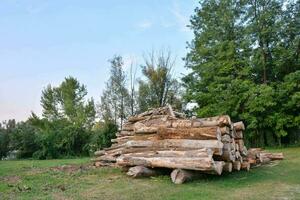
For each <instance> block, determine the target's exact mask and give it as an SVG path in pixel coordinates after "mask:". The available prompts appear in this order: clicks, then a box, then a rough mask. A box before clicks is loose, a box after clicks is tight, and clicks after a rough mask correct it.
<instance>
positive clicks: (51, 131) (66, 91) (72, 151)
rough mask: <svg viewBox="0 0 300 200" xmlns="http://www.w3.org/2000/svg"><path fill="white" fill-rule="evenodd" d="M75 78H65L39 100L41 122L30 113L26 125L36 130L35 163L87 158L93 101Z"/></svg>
mask: <svg viewBox="0 0 300 200" xmlns="http://www.w3.org/2000/svg"><path fill="white" fill-rule="evenodd" d="M86 95H87V90H86V87H85V86H84V85H81V84H80V83H79V82H78V81H77V80H76V79H75V78H72V77H68V78H66V79H65V80H64V81H63V82H62V83H61V84H60V85H59V86H58V87H51V86H48V87H47V88H46V89H45V90H44V91H43V95H42V98H41V104H42V107H43V118H41V119H40V118H39V117H37V116H36V115H35V114H34V113H33V114H32V116H31V117H30V119H29V121H30V123H31V124H32V125H33V126H34V127H35V128H36V131H37V133H36V141H37V143H38V145H39V149H38V150H37V151H35V153H34V155H33V156H34V157H35V158H39V159H46V158H58V157H65V156H80V155H87V154H88V151H89V142H90V138H91V135H92V127H93V125H94V119H95V106H94V101H93V99H91V100H85V97H86Z"/></svg>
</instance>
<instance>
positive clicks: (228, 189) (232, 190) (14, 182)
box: [0, 148, 300, 200]
mask: <svg viewBox="0 0 300 200" xmlns="http://www.w3.org/2000/svg"><path fill="white" fill-rule="evenodd" d="M270 151H274V152H283V153H284V156H285V160H283V161H280V162H275V163H272V164H270V165H267V166H263V167H257V168H253V169H251V170H250V172H245V171H240V172H235V173H231V174H224V175H222V176H212V175H211V176H207V177H205V178H202V179H200V180H196V181H193V182H190V183H186V184H183V185H174V184H173V183H172V182H171V181H170V178H169V177H168V176H161V177H155V178H142V179H132V178H129V177H127V176H126V175H125V174H124V173H123V172H121V170H120V169H117V168H97V169H92V168H91V167H90V166H89V165H87V164H89V163H90V161H89V160H90V159H89V158H81V159H66V160H44V161H38V160H20V161H0V199H1V200H2V199H30V200H31V199H109V200H115V199H116V200H119V199H128V200H129V199H130V200H131V199H138V200H140V199H143V200H144V199H151V200H155V199H174V200H175V199H180V200H182V199H231V200H235V199H239V200H240V199H253V200H258V199H264V200H266V199H284V200H286V199H300V148H284V149H272V150H270Z"/></svg>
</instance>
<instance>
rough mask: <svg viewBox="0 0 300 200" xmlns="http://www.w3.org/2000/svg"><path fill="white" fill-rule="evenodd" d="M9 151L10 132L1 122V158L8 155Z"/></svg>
mask: <svg viewBox="0 0 300 200" xmlns="http://www.w3.org/2000/svg"><path fill="white" fill-rule="evenodd" d="M8 152H9V134H8V132H7V130H6V129H5V127H4V126H3V125H2V124H1V123H0V160H1V159H2V158H4V157H6V156H7V153H8Z"/></svg>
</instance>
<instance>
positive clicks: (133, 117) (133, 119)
mask: <svg viewBox="0 0 300 200" xmlns="http://www.w3.org/2000/svg"><path fill="white" fill-rule="evenodd" d="M145 119H146V117H145V116H131V117H129V118H128V121H129V122H132V123H135V122H138V121H142V120H145Z"/></svg>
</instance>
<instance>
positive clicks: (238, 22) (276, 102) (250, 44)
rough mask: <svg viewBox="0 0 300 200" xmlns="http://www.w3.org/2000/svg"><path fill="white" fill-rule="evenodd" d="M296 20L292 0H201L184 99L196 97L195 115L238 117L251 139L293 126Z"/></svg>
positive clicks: (298, 8)
mask: <svg viewBox="0 0 300 200" xmlns="http://www.w3.org/2000/svg"><path fill="white" fill-rule="evenodd" d="M283 5H285V6H283ZM299 25H300V2H299V1H296V2H292V1H279V0H271V1H235V0H230V1H216V0H205V1H201V2H200V6H199V7H198V8H196V9H195V15H193V16H192V18H191V28H192V29H193V31H194V35H195V37H194V39H193V40H192V42H191V43H190V44H189V49H190V51H189V53H188V54H187V56H186V59H185V60H186V66H187V68H189V69H191V70H192V72H191V73H190V74H188V75H186V76H185V77H184V78H183V81H184V85H185V87H186V94H185V96H184V97H185V100H186V101H187V102H189V101H191V100H195V101H196V102H197V103H198V104H199V108H198V109H197V114H198V115H199V116H201V117H206V116H211V115H219V114H229V115H231V116H232V118H233V120H234V121H237V120H243V121H244V122H245V123H246V126H247V133H246V136H247V139H248V142H249V143H250V144H251V145H253V146H255V145H259V146H261V145H274V143H275V142H277V143H278V144H281V140H282V138H283V137H289V134H294V133H295V132H297V131H295V130H297V129H298V130H299V128H300V123H299V102H300V101H299V100H300V99H299V96H300V95H299V92H300V88H299V70H300V65H299V64H300V62H299V50H300V29H299V27H300V26H299ZM293 138H295V137H293ZM288 142H289V143H290V142H294V141H291V140H290V141H288Z"/></svg>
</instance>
